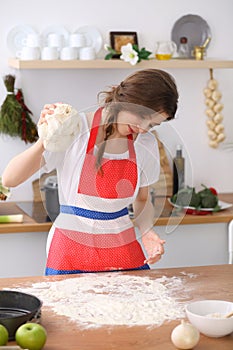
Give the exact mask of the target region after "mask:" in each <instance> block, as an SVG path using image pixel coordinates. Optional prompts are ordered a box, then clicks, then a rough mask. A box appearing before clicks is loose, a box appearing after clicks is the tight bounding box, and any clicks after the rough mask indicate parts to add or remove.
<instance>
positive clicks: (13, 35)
mask: <svg viewBox="0 0 233 350" xmlns="http://www.w3.org/2000/svg"><path fill="white" fill-rule="evenodd" d="M29 34H34V35H36V34H37V33H36V31H35V30H34V29H33V28H32V27H30V26H28V25H18V26H15V27H13V28H12V29H11V30H10V31H9V33H8V35H7V46H8V49H9V51H10V53H11V54H12V55H13V56H14V57H16V52H18V51H21V49H22V47H23V46H24V44H23V40H25V39H26V37H27V36H28V35H29Z"/></svg>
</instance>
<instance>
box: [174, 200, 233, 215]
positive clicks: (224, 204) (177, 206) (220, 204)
mask: <svg viewBox="0 0 233 350" xmlns="http://www.w3.org/2000/svg"><path fill="white" fill-rule="evenodd" d="M168 202H169V203H170V204H171V205H172V206H173V207H175V208H182V209H192V210H196V211H200V212H201V211H210V212H212V211H214V208H200V209H197V208H195V207H189V206H185V207H183V206H182V205H177V204H174V203H172V201H171V199H170V198H169V199H168ZM218 205H219V207H220V209H219V210H224V209H228V208H231V207H232V205H233V204H231V203H227V202H223V201H220V200H219V201H218Z"/></svg>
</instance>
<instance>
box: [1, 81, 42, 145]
mask: <svg viewBox="0 0 233 350" xmlns="http://www.w3.org/2000/svg"><path fill="white" fill-rule="evenodd" d="M4 84H5V86H6V89H7V96H6V98H5V100H4V102H3V104H2V106H1V111H0V133H3V134H7V135H10V136H12V137H17V136H18V137H20V138H21V139H22V140H23V141H24V142H25V143H28V142H30V143H33V142H35V141H36V140H37V139H38V134H37V128H36V125H35V123H34V122H33V121H32V119H31V117H30V114H32V112H31V111H30V110H29V109H28V108H27V106H26V105H25V103H24V98H23V93H22V90H21V89H19V90H18V92H17V94H16V95H15V87H14V86H15V76H13V75H10V74H9V75H6V76H5V77H4Z"/></svg>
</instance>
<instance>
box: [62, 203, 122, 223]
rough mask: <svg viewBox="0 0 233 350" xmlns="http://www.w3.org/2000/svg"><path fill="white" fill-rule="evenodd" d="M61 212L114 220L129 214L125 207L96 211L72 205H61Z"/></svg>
mask: <svg viewBox="0 0 233 350" xmlns="http://www.w3.org/2000/svg"><path fill="white" fill-rule="evenodd" d="M60 212H61V213H64V214H72V215H77V216H82V217H85V218H89V219H95V220H114V219H117V218H120V217H121V216H124V215H128V209H127V208H124V209H121V210H119V211H116V212H112V213H107V212H101V211H94V210H89V209H84V208H79V207H74V206H71V205H61V206H60Z"/></svg>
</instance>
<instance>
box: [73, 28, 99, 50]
mask: <svg viewBox="0 0 233 350" xmlns="http://www.w3.org/2000/svg"><path fill="white" fill-rule="evenodd" d="M75 33H81V34H84V36H85V38H86V46H92V47H94V49H95V52H96V54H97V53H98V52H100V50H101V48H102V45H103V38H102V36H101V34H100V32H99V31H98V30H97V29H96V28H95V27H91V26H84V27H80V28H78V29H77V30H76V31H75Z"/></svg>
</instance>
